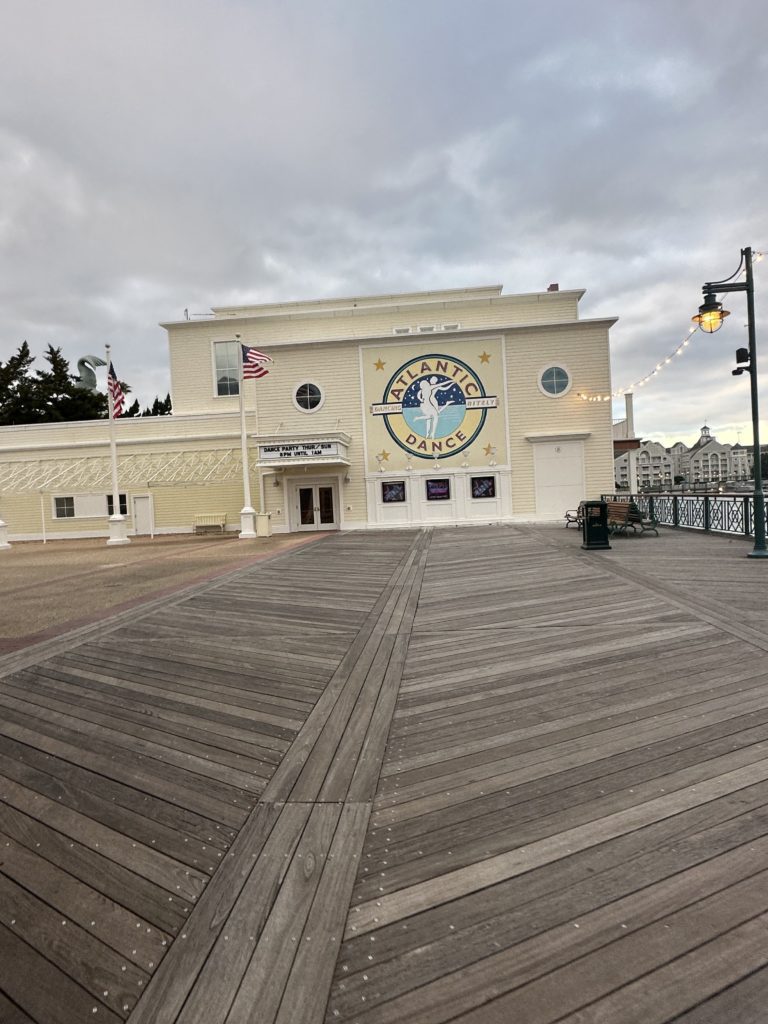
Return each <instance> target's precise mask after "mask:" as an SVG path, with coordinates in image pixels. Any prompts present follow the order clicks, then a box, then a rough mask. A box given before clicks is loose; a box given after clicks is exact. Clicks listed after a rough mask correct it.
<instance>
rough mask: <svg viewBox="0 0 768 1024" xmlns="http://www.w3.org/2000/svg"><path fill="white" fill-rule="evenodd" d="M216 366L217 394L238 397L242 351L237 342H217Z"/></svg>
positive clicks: (214, 347)
mask: <svg viewBox="0 0 768 1024" xmlns="http://www.w3.org/2000/svg"><path fill="white" fill-rule="evenodd" d="M213 352H214V360H215V364H216V394H217V395H237V394H239V391H240V362H241V360H242V349H241V348H240V343H239V342H237V341H216V342H214V345H213Z"/></svg>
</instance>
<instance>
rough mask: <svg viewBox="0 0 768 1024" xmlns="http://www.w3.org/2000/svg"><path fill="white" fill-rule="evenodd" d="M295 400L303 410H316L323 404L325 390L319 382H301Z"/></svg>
mask: <svg viewBox="0 0 768 1024" xmlns="http://www.w3.org/2000/svg"><path fill="white" fill-rule="evenodd" d="M293 400H294V402H295V403H296V405H297V406H298V407H299V409H301V411H302V412H314V411H315V409H319V408H320V406H321V405H322V404H323V392H322V391H321V390H320V388H319V387H318V386H317V384H310V383H309V382H307V383H304V384H299V386H298V387H297V388H296V391H295V393H294V396H293Z"/></svg>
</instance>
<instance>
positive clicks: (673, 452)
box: [614, 425, 753, 490]
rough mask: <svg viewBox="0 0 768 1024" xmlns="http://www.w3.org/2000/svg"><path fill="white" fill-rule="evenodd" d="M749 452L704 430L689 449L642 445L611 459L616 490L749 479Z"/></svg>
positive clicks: (733, 481)
mask: <svg viewBox="0 0 768 1024" xmlns="http://www.w3.org/2000/svg"><path fill="white" fill-rule="evenodd" d="M752 462H753V459H752V449H751V448H748V447H746V446H745V445H742V444H733V445H732V444H723V443H721V442H720V441H718V440H717V438H716V437H715V436H714V434H712V432H711V430H710V429H709V427H708V426H706V425H705V426H703V427H702V428H701V434H700V436H699V439H698V440H697V441H696V443H695V444H694V445H693V446H692V447H690V448H689V447H688V446H687V445H686V444H684V443H683V442H682V441H677V442H676V443H675V444H673V445H672V446H671V447H669V448H665V447H664V445H662V444H659V442H658V441H642V442H641V443H640V445H639V447H637V448H634V449H633V450H631V451H624V452H622V453H621V454H618V455H616V457H615V459H614V467H615V468H614V475H615V482H616V486H617V488H619V489H622V490H634V489H636V488H639V489H640V490H643V489H649V488H652V487H653V488H658V487H661V488H669V487H672V486H673V485H674V484H678V483H685V484H708V483H728V482H731V483H737V482H741V481H746V480H749V479H751V477H752Z"/></svg>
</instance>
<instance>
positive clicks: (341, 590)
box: [0, 527, 768, 1024]
mask: <svg viewBox="0 0 768 1024" xmlns="http://www.w3.org/2000/svg"><path fill="white" fill-rule="evenodd" d="M745 551H746V548H745V547H744V546H743V544H742V543H741V542H735V543H733V544H731V543H729V542H724V541H721V540H719V539H716V538H707V537H700V536H690V535H681V534H676V533H672V532H670V531H662V536H661V537H660V538H654V537H645V538H639V537H638V538H626V539H623V540H622V539H619V540H617V541H616V542H615V543H614V548H613V550H612V551H609V552H604V553H603V552H600V553H598V552H582V551H581V550H580V548H579V541H578V538H577V537H576V536H575V534H574V533H573V531H571V532H570V533H566V531H563V530H556V529H552V528H550V529H547V528H527V527H494V528H482V529H481V528H472V529H461V530H456V529H454V530H435V531H429V532H427V531H393V532H382V533H371V534H367V535H363V534H353V535H341V536H334V537H329V538H328V539H327V540H324V541H322V542H319V543H316V544H313V545H311V546H310V547H307V548H303V549H300V550H298V551H296V552H294V553H291V554H288V555H282V556H280V557H279V558H277V559H275V560H273V561H271V562H267V563H264V564H262V565H260V566H257V567H255V568H252V569H248V570H242V571H238V572H235V573H233V574H231V575H230V576H229V577H226V578H224V579H223V580H220V581H216V582H213V583H209V584H205V585H203V586H200V587H196V588H193V589H192V590H191V591H189V592H188V593H185V594H183V595H180V596H177V597H175V598H172V599H164V600H162V601H158V602H154V603H153V604H151V605H148V606H145V607H144V608H141V609H138V610H134V611H132V612H130V613H126V614H122V615H120V616H118V617H116V618H115V619H114V620H110V621H108V622H106V623H103V624H101V625H99V626H98V627H97V628H95V629H92V630H88V629H85V630H81V631H79V632H78V633H77V634H75V635H72V636H70V637H64V638H61V639H60V640H57V641H56V642H51V643H47V644H43V645H40V646H39V647H38V648H34V649H30V650H28V651H22V652H19V653H18V654H15V655H11V656H8V657H6V658H4V659H0V1022H2V1024H6V1022H7V1024H28V1022H30V1021H33V1022H36V1024H75V1022H80V1021H84V1020H86V1019H88V1020H94V1019H95V1020H97V1021H98V1020H102V1021H110V1022H118V1021H124V1020H127V1021H128V1022H129V1024H177V1022H178V1024H192V1022H199V1024H240V1022H259V1024H262V1022H264V1024H266V1022H282V1024H288V1022H290V1024H297V1022H307V1024H310V1022H317V1024H319V1022H322V1021H328V1022H333V1021H350V1022H351V1021H359V1022H360V1024H374V1022H379V1024H381V1022H387V1021H391V1022H394V1021H398V1022H401V1021H408V1022H415V1024H430V1022H434V1024H438V1022H448V1021H462V1022H477V1024H480V1022H482V1024H487V1022H490V1024H493V1022H499V1024H501V1022H504V1024H506V1022H508V1021H513V1020H514V1021H520V1022H525V1024H544V1022H556V1021H568V1022H571V1024H576V1022H580V1024H581V1022H583V1024H587V1022H594V1024H598V1022H606V1024H608V1022H610V1024H616V1022H621V1024H632V1022H636V1024H653V1022H658V1024H664V1022H671V1021H680V1022H684V1024H705V1022H715V1021H717V1022H718V1024H720V1022H725V1021H727V1022H729V1024H730V1022H734V1024H751V1022H755V1024H756V1022H757V1021H763V1020H764V1006H765V1004H766V1001H767V1000H768V868H767V867H766V865H768V860H767V859H766V855H767V854H768V660H767V659H766V651H768V625H766V620H765V617H764V608H765V594H766V592H768V578H765V573H766V567H764V566H763V564H762V563H757V562H753V561H749V560H747V559H745V558H742V557H741V556H742V555H743V554H744V553H745Z"/></svg>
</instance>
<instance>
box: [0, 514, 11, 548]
mask: <svg viewBox="0 0 768 1024" xmlns="http://www.w3.org/2000/svg"><path fill="white" fill-rule="evenodd" d="M10 546H11V545H10V544H9V543H8V527H7V526H6V524H5V523H4V522H3V520H2V519H0V551H7V550H8V549H9V548H10Z"/></svg>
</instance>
